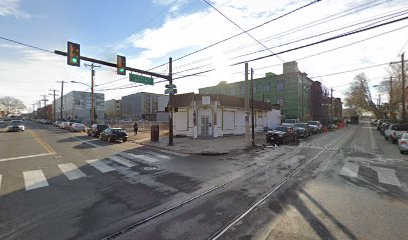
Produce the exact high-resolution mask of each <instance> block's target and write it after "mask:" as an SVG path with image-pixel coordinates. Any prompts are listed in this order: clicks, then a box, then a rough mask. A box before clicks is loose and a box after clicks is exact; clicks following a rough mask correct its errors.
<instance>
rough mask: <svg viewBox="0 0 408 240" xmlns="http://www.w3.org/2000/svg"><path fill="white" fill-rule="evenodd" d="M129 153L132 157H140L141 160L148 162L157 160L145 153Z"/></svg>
mask: <svg viewBox="0 0 408 240" xmlns="http://www.w3.org/2000/svg"><path fill="white" fill-rule="evenodd" d="M129 155H130V156H132V157H133V158H137V159H141V160H143V161H146V162H150V163H154V162H158V161H159V160H157V159H155V158H152V157H149V156H146V155H136V154H133V153H129Z"/></svg>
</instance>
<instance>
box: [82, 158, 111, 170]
mask: <svg viewBox="0 0 408 240" xmlns="http://www.w3.org/2000/svg"><path fill="white" fill-rule="evenodd" d="M86 162H87V163H89V164H90V165H92V167H94V168H96V169H98V170H99V171H101V172H102V173H106V172H111V171H115V170H116V169H114V168H113V167H111V166H109V165H108V164H106V163H104V162H102V161H101V160H99V159H92V160H87V161H86Z"/></svg>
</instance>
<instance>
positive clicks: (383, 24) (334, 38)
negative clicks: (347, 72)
mask: <svg viewBox="0 0 408 240" xmlns="http://www.w3.org/2000/svg"><path fill="white" fill-rule="evenodd" d="M407 19H408V17H402V18H399V19H396V20H392V21H388V22H385V23H381V24H377V25H375V26H371V27H367V28H363V29H360V30H356V31H351V32H348V33H344V34H340V35H336V36H333V37H329V38H326V39H323V40H319V41H316V42H312V43H309V44H305V45H302V46H298V47H294V48H291V49H287V50H284V51H280V52H278V53H276V54H283V53H288V52H292V51H295V50H299V49H303V48H307V47H311V46H314V45H318V44H322V43H325V42H329V41H332V40H336V39H339V38H344V37H347V36H350V35H354V34H357V33H361V32H365V31H368V30H371V29H375V28H379V27H382V26H386V25H389V24H392V23H396V22H400V21H403V20H407ZM273 55H274V54H269V55H266V56H262V57H257V58H253V59H249V60H245V61H240V62H237V63H234V64H232V65H231V66H234V65H238V64H242V63H246V62H253V61H257V60H261V59H265V58H268V57H272V56H273Z"/></svg>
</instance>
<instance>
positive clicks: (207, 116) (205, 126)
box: [197, 109, 214, 137]
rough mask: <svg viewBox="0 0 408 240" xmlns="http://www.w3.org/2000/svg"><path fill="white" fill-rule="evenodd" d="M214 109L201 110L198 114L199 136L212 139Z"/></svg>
mask: <svg viewBox="0 0 408 240" xmlns="http://www.w3.org/2000/svg"><path fill="white" fill-rule="evenodd" d="M212 114H213V111H212V109H200V110H199V112H198V119H197V120H198V136H200V137H210V136H212V135H213V124H214V123H213V122H212V121H213V117H212Z"/></svg>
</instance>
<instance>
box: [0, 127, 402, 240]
mask: <svg viewBox="0 0 408 240" xmlns="http://www.w3.org/2000/svg"><path fill="white" fill-rule="evenodd" d="M26 127H27V130H26V131H25V132H18V133H0V239H102V238H111V239H114V238H116V239H212V238H213V239H216V238H217V237H219V239H408V222H407V221H406V219H407V217H408V201H407V199H408V198H407V197H408V191H407V186H408V185H407V183H408V176H407V169H408V156H407V155H405V156H403V155H401V154H400V153H399V151H398V150H397V146H396V145H394V144H391V143H390V142H386V141H385V140H384V139H383V138H382V137H381V136H380V135H379V133H378V132H377V131H376V130H375V129H372V128H370V126H369V125H368V123H362V124H360V125H357V126H350V127H348V128H345V129H341V130H338V131H336V132H330V133H325V134H320V135H316V136H313V137H311V138H308V139H306V140H305V141H302V143H301V144H300V145H299V146H281V147H278V148H277V147H271V146H266V147H264V148H260V149H257V150H256V151H249V152H247V153H245V154H239V155H238V154H237V155H235V154H230V155H224V156H197V155H193V156H192V155H184V154H179V153H175V152H163V151H160V149H155V148H148V147H144V146H140V145H136V144H134V143H112V144H111V143H106V142H101V141H99V140H97V139H93V138H89V137H87V136H85V135H84V134H83V133H68V132H66V131H64V130H59V129H55V128H53V127H51V126H47V125H42V124H37V123H31V122H28V123H26ZM263 197H264V198H265V199H262V201H260V199H261V198H263ZM254 203H259V204H257V205H254ZM250 206H253V208H252V209H251V211H247V210H248V208H249V207H250ZM246 211H247V212H246ZM245 212H246V214H245V216H242V217H240V216H241V214H242V213H245ZM234 219H235V220H236V221H235V222H232V221H233V220H234ZM228 224H230V225H229V227H226V226H228ZM217 233H219V234H218V235H217Z"/></svg>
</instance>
